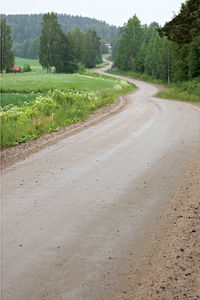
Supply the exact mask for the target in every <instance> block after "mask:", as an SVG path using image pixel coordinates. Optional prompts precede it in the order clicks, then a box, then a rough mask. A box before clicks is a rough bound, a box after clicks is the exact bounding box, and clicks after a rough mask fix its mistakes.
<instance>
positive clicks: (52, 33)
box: [39, 12, 63, 72]
mask: <svg viewBox="0 0 200 300" xmlns="http://www.w3.org/2000/svg"><path fill="white" fill-rule="evenodd" d="M62 38H63V32H62V30H61V26H60V25H59V24H58V21H57V15H56V14H54V13H53V12H52V13H47V14H44V16H43V21H42V35H41V36H40V47H39V61H40V64H41V65H42V67H43V68H44V69H46V70H47V72H51V69H52V67H53V66H55V59H56V56H57V54H58V51H59V49H58V48H59V47H60V45H59V41H61V40H62Z"/></svg>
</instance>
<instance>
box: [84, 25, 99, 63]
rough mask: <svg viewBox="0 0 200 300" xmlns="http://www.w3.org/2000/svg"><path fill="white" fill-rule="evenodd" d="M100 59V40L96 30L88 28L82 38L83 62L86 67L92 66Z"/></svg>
mask: <svg viewBox="0 0 200 300" xmlns="http://www.w3.org/2000/svg"><path fill="white" fill-rule="evenodd" d="M101 61H102V58H101V42H100V38H99V37H98V36H97V34H96V32H95V31H94V30H92V29H89V30H88V32H87V33H86V34H85V39H84V58H83V63H84V65H85V66H86V67H87V68H93V67H94V66H95V65H96V64H98V63H100V62H101Z"/></svg>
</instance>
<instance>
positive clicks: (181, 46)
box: [112, 0, 200, 82]
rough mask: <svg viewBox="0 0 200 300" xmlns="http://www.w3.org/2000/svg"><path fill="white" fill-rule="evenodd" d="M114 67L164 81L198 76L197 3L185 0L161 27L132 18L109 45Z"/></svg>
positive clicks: (199, 5)
mask: <svg viewBox="0 0 200 300" xmlns="http://www.w3.org/2000/svg"><path fill="white" fill-rule="evenodd" d="M112 46H113V59H114V61H115V66H116V67H117V68H118V69H119V70H121V71H132V72H135V73H140V74H146V75H148V76H151V77H152V78H157V79H161V80H163V81H167V82H171V81H173V82H178V81H188V80H192V79H194V78H198V77H199V76H200V1H199V0H189V1H186V2H185V4H182V7H181V10H180V12H179V14H178V15H177V16H175V17H174V18H173V19H172V20H171V21H170V22H168V23H166V24H165V26H164V27H163V28H161V27H160V26H159V24H157V23H156V22H153V23H151V24H150V25H149V26H147V25H142V24H141V22H140V20H139V19H138V17H137V16H136V15H134V16H133V17H132V18H130V19H129V20H128V22H127V24H126V25H125V26H124V28H123V30H122V31H121V37H118V38H116V39H115V40H114V41H113V42H112Z"/></svg>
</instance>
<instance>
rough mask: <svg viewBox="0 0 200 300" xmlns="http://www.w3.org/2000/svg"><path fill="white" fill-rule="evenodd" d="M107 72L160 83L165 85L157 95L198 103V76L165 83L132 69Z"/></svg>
mask: <svg viewBox="0 0 200 300" xmlns="http://www.w3.org/2000/svg"><path fill="white" fill-rule="evenodd" d="M108 72H109V73H111V74H116V75H122V76H126V77H130V78H134V79H135V78H136V79H140V80H144V81H148V82H151V83H155V84H159V85H162V86H164V87H165V90H164V91H162V92H159V93H158V95H157V96H159V97H161V98H168V99H175V100H181V101H190V102H196V103H200V78H195V79H193V80H191V81H185V82H177V83H166V82H165V81H162V80H160V79H155V77H152V76H149V75H147V74H145V73H143V74H141V73H136V72H133V71H121V70H119V69H114V70H112V71H108Z"/></svg>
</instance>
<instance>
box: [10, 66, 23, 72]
mask: <svg viewBox="0 0 200 300" xmlns="http://www.w3.org/2000/svg"><path fill="white" fill-rule="evenodd" d="M10 71H11V72H13V73H20V72H21V71H22V68H21V67H20V66H14V67H12V68H11V69H10Z"/></svg>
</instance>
